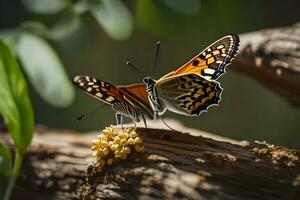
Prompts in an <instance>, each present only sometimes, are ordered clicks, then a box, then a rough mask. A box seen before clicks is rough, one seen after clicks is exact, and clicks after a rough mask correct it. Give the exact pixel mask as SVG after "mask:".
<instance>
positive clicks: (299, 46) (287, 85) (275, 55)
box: [233, 23, 300, 106]
mask: <svg viewBox="0 0 300 200" xmlns="http://www.w3.org/2000/svg"><path fill="white" fill-rule="evenodd" d="M240 40H241V46H240V51H239V54H238V56H237V58H236V60H234V62H233V68H234V69H237V70H239V71H242V72H245V73H247V74H249V75H250V76H251V77H253V78H256V79H257V80H259V81H261V82H262V83H264V84H265V85H266V86H268V87H270V88H272V89H273V90H274V91H276V92H277V93H278V94H279V95H281V96H283V97H285V98H287V99H288V100H289V101H290V102H291V103H292V104H294V105H297V106H300V23H298V24H295V25H293V26H289V27H281V28H272V29H265V30H260V31H257V32H252V33H245V34H240Z"/></svg>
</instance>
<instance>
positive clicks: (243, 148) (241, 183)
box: [14, 128, 300, 199]
mask: <svg viewBox="0 0 300 200" xmlns="http://www.w3.org/2000/svg"><path fill="white" fill-rule="evenodd" d="M138 133H139V135H140V136H141V137H142V139H143V140H144V146H145V152H144V153H132V154H130V155H129V157H128V158H127V159H126V160H124V161H121V162H119V163H118V164H114V165H112V166H109V167H105V168H104V170H103V171H102V172H95V171H93V167H92V166H93V165H89V167H88V164H89V163H90V162H91V161H93V158H92V157H91V154H92V152H91V150H90V149H89V146H90V141H91V140H92V139H95V138H96V136H97V133H91V134H76V133H72V132H68V131H67V132H65V131H53V130H47V131H44V132H42V133H39V134H37V135H36V137H35V140H34V143H33V145H32V146H31V148H30V150H29V152H28V154H27V157H26V159H25V162H24V166H23V170H22V175H21V178H19V180H18V184H17V189H16V192H15V193H14V199H20V198H24V196H26V197H28V198H31V199H34V198H36V199H39V198H46V197H47V198H50V197H51V198H55V199H94V198H95V197H97V198H100V199H162V198H167V199H295V198H296V197H299V195H300V175H299V174H300V163H299V155H300V154H299V152H298V151H293V150H289V149H286V148H283V147H278V146H274V145H269V144H266V143H259V142H256V143H248V142H242V143H239V144H231V143H229V142H223V141H217V140H214V139H209V138H206V137H202V136H200V135H198V136H197V135H196V134H195V133H194V135H191V134H188V133H182V132H172V131H169V130H162V129H144V128H140V129H138ZM204 135H205V133H204ZM86 168H88V170H87V172H88V173H87V175H86V174H85V171H86Z"/></svg>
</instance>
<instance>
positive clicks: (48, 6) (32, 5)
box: [23, 0, 70, 15]
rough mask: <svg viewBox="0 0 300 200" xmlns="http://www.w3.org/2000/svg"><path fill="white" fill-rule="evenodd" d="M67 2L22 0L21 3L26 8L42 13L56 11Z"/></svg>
mask: <svg viewBox="0 0 300 200" xmlns="http://www.w3.org/2000/svg"><path fill="white" fill-rule="evenodd" d="M69 3H70V2H69V1H68V0H23V4H24V6H25V7H26V9H27V10H29V11H30V12H32V13H35V14H43V15H50V14H55V13H58V12H59V11H61V10H63V9H64V8H65V7H66V6H67V5H68V4H69Z"/></svg>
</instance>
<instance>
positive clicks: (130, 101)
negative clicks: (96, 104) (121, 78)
mask: <svg viewBox="0 0 300 200" xmlns="http://www.w3.org/2000/svg"><path fill="white" fill-rule="evenodd" d="M73 82H74V84H75V85H76V86H78V87H79V88H80V89H82V90H84V91H85V92H86V93H87V94H89V95H90V96H92V97H94V98H96V99H98V100H100V101H103V102H105V103H107V104H110V105H112V104H116V103H123V104H126V105H129V106H134V107H135V108H138V109H139V110H140V111H141V112H143V113H145V114H146V116H148V117H149V118H153V116H154V114H153V111H152V109H151V106H150V103H149V101H148V97H147V91H146V87H145V84H132V85H127V86H113V85H111V84H109V83H107V82H105V81H101V80H97V79H95V78H92V77H89V76H76V77H75V78H74V79H73Z"/></svg>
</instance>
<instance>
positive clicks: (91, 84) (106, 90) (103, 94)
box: [73, 76, 128, 105]
mask: <svg viewBox="0 0 300 200" xmlns="http://www.w3.org/2000/svg"><path fill="white" fill-rule="evenodd" d="M73 83H74V84H75V85H76V86H77V87H79V88H80V89H82V90H84V91H85V92H86V93H87V94H89V95H91V96H92V97H94V98H96V99H98V100H100V101H103V102H105V103H107V104H110V105H111V104H113V103H116V102H122V103H128V100H126V99H125V96H126V95H125V94H124V92H122V91H121V90H119V89H118V88H116V87H115V86H113V85H111V84H109V83H107V82H105V81H100V80H97V79H95V78H92V77H89V76H76V77H75V78H74V79H73Z"/></svg>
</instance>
